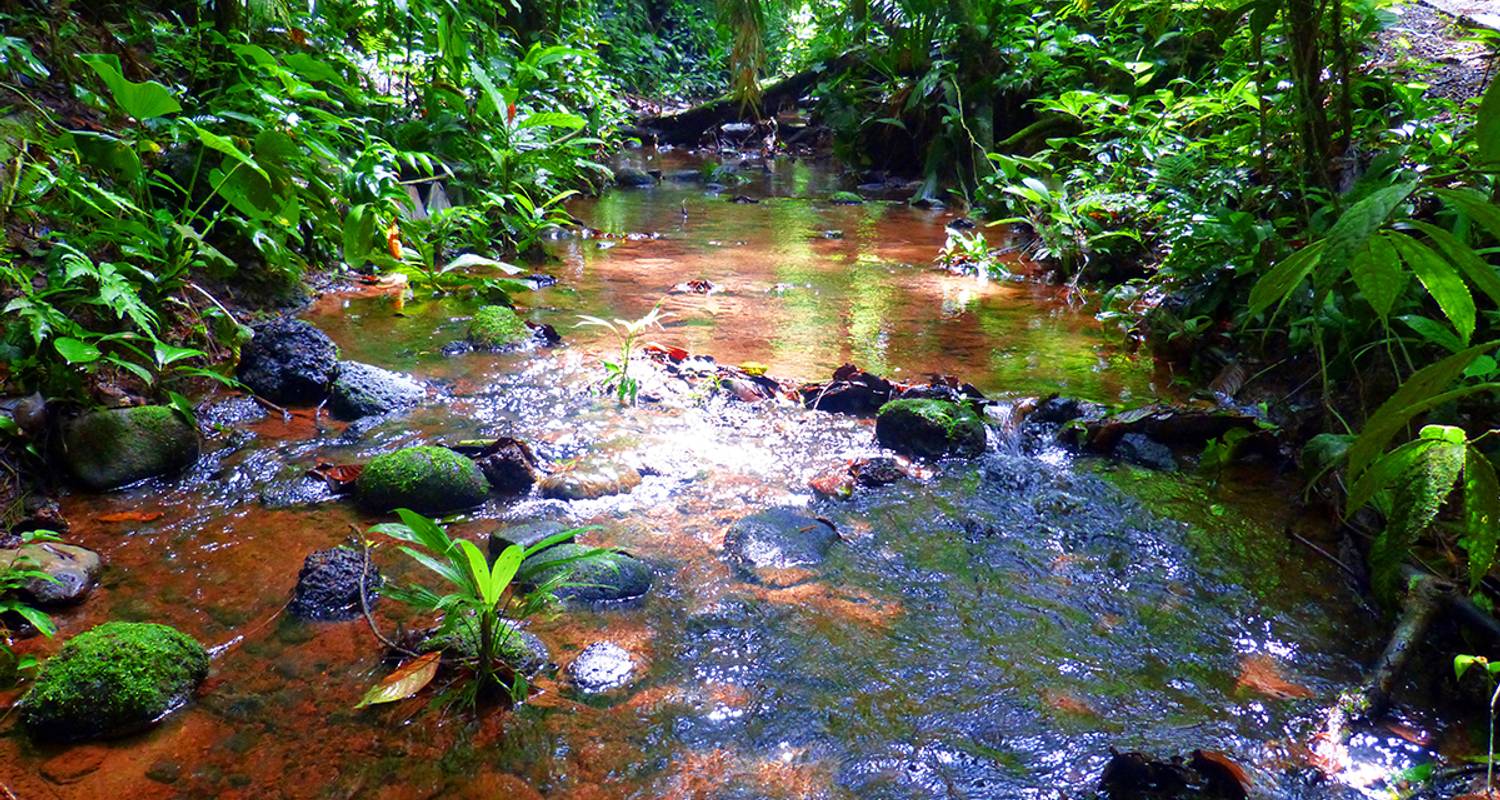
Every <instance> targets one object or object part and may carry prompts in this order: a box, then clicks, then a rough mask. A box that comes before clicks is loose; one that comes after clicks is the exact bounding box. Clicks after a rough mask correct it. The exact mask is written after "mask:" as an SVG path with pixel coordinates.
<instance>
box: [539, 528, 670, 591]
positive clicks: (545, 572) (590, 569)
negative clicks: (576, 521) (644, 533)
mask: <svg viewBox="0 0 1500 800" xmlns="http://www.w3.org/2000/svg"><path fill="white" fill-rule="evenodd" d="M592 549H593V548H590V547H587V546H584V545H580V544H576V543H573V542H568V543H565V544H559V545H554V546H552V547H549V548H547V549H546V550H543V551H541V552H540V553H535V554H533V555H532V556H531V557H530V558H527V559H526V561H525V562H523V564H522V570H523V571H527V572H532V582H530V583H527V584H526V585H525V586H524V587H523V588H526V589H534V588H536V586H537V585H540V584H544V583H547V582H548V581H551V580H553V579H554V578H555V577H556V576H558V575H566V577H565V578H564V579H563V585H562V586H561V588H559V589H557V590H556V591H555V592H554V594H556V595H557V597H558V598H559V599H562V600H571V601H574V602H579V603H588V604H595V603H597V604H604V603H618V602H623V601H626V600H634V599H636V598H639V597H643V596H644V595H645V594H646V592H648V591H650V590H651V584H652V583H653V582H654V580H655V576H654V575H652V573H651V568H650V567H649V566H647V565H646V564H645V562H643V561H641V560H640V559H637V558H635V557H634V556H631V555H627V554H625V553H616V552H608V553H603V554H600V555H598V556H593V557H588V558H580V556H583V555H584V554H585V553H587V552H588V551H590V550H592Z"/></svg>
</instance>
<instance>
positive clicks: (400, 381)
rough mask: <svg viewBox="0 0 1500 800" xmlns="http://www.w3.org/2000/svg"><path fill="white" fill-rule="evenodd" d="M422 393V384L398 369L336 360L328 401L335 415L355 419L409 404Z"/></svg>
mask: <svg viewBox="0 0 1500 800" xmlns="http://www.w3.org/2000/svg"><path fill="white" fill-rule="evenodd" d="M426 396H427V390H426V389H425V388H423V386H422V384H420V383H417V382H416V381H414V380H412V379H411V378H408V377H406V376H405V375H402V374H401V373H399V372H392V371H391V370H388V369H381V368H380V367H376V366H371V365H370V364H362V363H360V362H358V361H340V362H339V365H338V371H337V373H336V374H335V375H334V378H333V388H332V398H331V402H330V404H329V405H330V407H331V408H332V410H333V415H334V416H335V417H337V418H339V419H342V420H355V419H359V418H360V417H369V416H374V415H377V414H389V413H390V412H392V411H398V410H400V409H403V408H410V407H412V406H414V405H416V404H418V403H420V402H422V399H423V398H425V397H426Z"/></svg>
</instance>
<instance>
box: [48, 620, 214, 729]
mask: <svg viewBox="0 0 1500 800" xmlns="http://www.w3.org/2000/svg"><path fill="white" fill-rule="evenodd" d="M207 675H208V652H207V651H206V650H204V649H203V645H201V644H199V643H198V642H197V641H196V640H194V639H193V638H192V637H191V636H188V635H187V634H184V633H182V632H181V631H178V630H177V629H175V628H172V627H170V626H167V625H157V624H154V623H147V622H106V623H104V624H103V625H100V626H98V627H95V628H93V629H91V630H88V631H85V632H84V633H80V634H79V635H77V636H74V637H73V638H72V639H69V640H68V643H67V644H65V645H63V648H62V650H60V651H58V653H57V655H55V656H53V657H52V658H51V659H49V660H48V661H47V662H46V664H45V665H44V666H43V667H42V672H41V674H40V675H39V676H37V679H36V683H35V684H34V685H33V686H32V687H31V691H29V692H27V693H26V696H25V697H24V698H22V700H21V704H20V708H21V724H22V725H23V726H25V728H26V730H27V731H29V732H30V733H31V735H32V736H35V737H37V738H38V739H46V740H52V741H76V740H80V739H97V738H104V737H111V736H122V735H125V734H128V733H134V732H136V731H140V730H143V729H145V728H148V727H150V726H151V725H152V724H154V723H155V722H157V721H158V720H160V719H161V718H163V717H165V716H166V715H167V714H168V713H170V712H172V711H173V710H175V709H177V708H179V707H180V706H182V705H183V704H184V703H186V702H187V701H188V698H189V697H190V696H191V695H192V692H193V690H194V689H195V688H196V687H197V686H198V684H199V683H201V682H202V681H203V679H204V677H206V676H207Z"/></svg>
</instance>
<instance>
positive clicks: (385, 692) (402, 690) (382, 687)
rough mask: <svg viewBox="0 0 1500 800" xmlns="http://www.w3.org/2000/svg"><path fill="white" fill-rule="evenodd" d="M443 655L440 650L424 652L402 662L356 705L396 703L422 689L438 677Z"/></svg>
mask: <svg viewBox="0 0 1500 800" xmlns="http://www.w3.org/2000/svg"><path fill="white" fill-rule="evenodd" d="M442 655H443V654H442V653H441V652H438V651H433V652H431V653H424V654H422V655H420V656H417V657H416V658H414V659H412V660H411V661H408V662H406V663H405V664H402V665H401V666H400V667H399V668H398V669H397V670H396V671H395V672H392V673H391V674H390V675H387V676H386V678H385V680H383V681H381V682H380V683H378V684H376V685H375V686H372V687H371V688H370V691H368V692H365V696H364V698H363V699H361V700H360V701H359V703H358V704H357V705H355V706H354V707H355V708H364V707H365V706H373V705H378V704H380V703H394V702H396V701H397V700H405V699H406V698H408V697H411V696H412V695H414V694H416V693H417V692H420V691H422V690H423V689H424V688H426V687H427V684H429V683H432V679H433V678H435V677H437V670H438V661H439V660H441V659H442Z"/></svg>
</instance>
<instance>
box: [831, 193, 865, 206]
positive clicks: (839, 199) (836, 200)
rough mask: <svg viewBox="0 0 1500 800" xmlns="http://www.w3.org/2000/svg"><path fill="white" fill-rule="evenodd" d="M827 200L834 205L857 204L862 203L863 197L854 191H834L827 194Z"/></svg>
mask: <svg viewBox="0 0 1500 800" xmlns="http://www.w3.org/2000/svg"><path fill="white" fill-rule="evenodd" d="M828 201H829V202H831V203H833V204H834V205H836V206H857V205H861V204H863V203H864V202H865V199H864V198H863V197H860V196H859V195H857V194H855V193H854V192H834V193H833V194H832V195H829V197H828Z"/></svg>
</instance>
